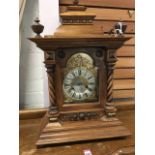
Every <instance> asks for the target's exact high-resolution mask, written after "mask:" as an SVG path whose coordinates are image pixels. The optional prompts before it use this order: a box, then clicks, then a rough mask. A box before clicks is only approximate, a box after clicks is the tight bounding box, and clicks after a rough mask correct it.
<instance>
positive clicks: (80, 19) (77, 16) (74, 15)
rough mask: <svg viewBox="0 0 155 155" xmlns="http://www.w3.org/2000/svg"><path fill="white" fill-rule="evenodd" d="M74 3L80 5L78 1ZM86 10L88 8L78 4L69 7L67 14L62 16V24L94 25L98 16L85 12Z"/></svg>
mask: <svg viewBox="0 0 155 155" xmlns="http://www.w3.org/2000/svg"><path fill="white" fill-rule="evenodd" d="M74 2H75V3H78V1H74ZM86 9H87V8H86V7H85V6H77V4H76V5H75V4H74V5H73V6H68V7H67V12H65V13H61V14H60V16H61V18H62V24H72V25H75V24H92V23H93V21H94V18H95V16H96V15H94V14H92V13H87V12H85V10H86ZM69 11H71V12H69ZM75 11H76V12H75Z"/></svg>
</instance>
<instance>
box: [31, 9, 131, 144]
mask: <svg viewBox="0 0 155 155" xmlns="http://www.w3.org/2000/svg"><path fill="white" fill-rule="evenodd" d="M60 16H61V20H62V24H61V25H60V26H59V27H58V28H57V30H56V32H55V33H54V35H46V36H44V37H38V36H36V37H33V38H29V39H30V40H31V41H32V42H35V43H36V45H37V46H38V47H39V48H40V49H42V50H43V51H44V54H45V61H44V63H45V66H46V68H47V75H48V85H49V100H50V106H49V110H48V112H47V114H46V116H45V118H44V121H43V123H42V129H43V131H42V130H41V131H42V132H41V133H40V138H39V140H38V142H37V146H42V145H47V144H58V143H64V142H70V141H81V140H90V139H101V138H111V137H123V136H128V135H130V132H129V131H128V130H127V129H126V128H125V127H123V126H122V125H121V122H119V121H118V120H117V119H116V118H115V114H116V108H115V106H114V104H113V102H112V92H113V90H112V86H113V71H114V68H115V64H116V61H117V56H116V49H118V48H119V47H121V46H122V45H123V43H124V42H125V41H127V40H129V39H130V38H131V37H128V36H127V35H123V36H114V35H109V34H104V33H103V30H102V29H100V30H99V29H97V28H96V27H95V25H94V24H93V21H94V18H95V15H94V14H91V13H87V11H86V7H84V6H68V10H67V11H66V12H65V13H62V14H60ZM79 51H80V52H84V53H87V54H89V55H90V56H91V57H92V58H93V60H94V64H95V66H98V67H99V74H100V75H99V85H100V86H99V102H98V104H88V105H87V104H83V105H82V104H75V105H74V104H70V105H68V104H67V105H65V104H64V103H63V98H62V74H61V72H62V68H63V67H64V66H65V64H66V61H67V59H68V58H69V57H70V56H71V55H73V54H74V53H76V52H79ZM102 116H103V117H104V116H105V117H106V118H107V119H103V118H102ZM101 118H102V120H101ZM108 118H109V119H108ZM94 119H96V121H95V120H94ZM84 120H85V121H86V122H83V121H84ZM87 120H90V121H87ZM91 120H92V121H94V122H91ZM103 120H104V121H103ZM64 121H67V122H66V123H67V124H65V125H63V122H64ZM70 121H71V122H72V121H78V122H79V121H82V122H81V124H80V126H81V127H79V125H78V123H76V124H74V123H73V125H71V126H72V127H71V128H70V127H68V125H69V126H70ZM102 121H103V122H102ZM45 122H46V123H45ZM51 123H52V124H53V125H54V124H55V125H54V126H56V128H55V127H52V125H51ZM79 123H80V122H79ZM82 123H84V124H87V127H88V128H87V129H82V126H83V125H84V124H82ZM94 123H95V124H94ZM102 123H104V125H103V126H102V125H101V124H102ZM58 124H59V125H58ZM93 124H94V126H93V127H92V125H93ZM106 124H107V125H109V124H110V125H111V126H112V128H109V129H110V131H111V132H109V131H108V130H107V133H106V132H105V133H102V131H101V134H100V135H99V132H100V129H101V128H103V131H104V129H105V127H106ZM77 125H78V128H77ZM99 126H100V127H99ZM101 126H102V127H101ZM115 126H117V127H115ZM76 128H77V129H76ZM91 128H93V129H94V135H89V136H88V137H86V138H84V135H85V134H87V130H88V129H91ZM98 128H99V129H98ZM57 130H58V132H59V133H60V135H59V134H58V137H57V136H56V135H57V134H56V135H55V134H54V133H55V132H56V131H57ZM73 130H77V133H78V134H79V137H78V138H77V133H76V132H75V134H74V133H72V132H70V131H73ZM60 131H61V132H60ZM105 131H106V130H105ZM68 132H70V134H71V136H72V138H71V139H69V138H67V136H68V135H67V134H68ZM80 132H82V133H81V135H80ZM65 134H66V136H65ZM83 134H84V135H83ZM46 135H48V136H47V138H46ZM51 135H53V136H54V137H55V138H54V137H51ZM44 136H45V137H44ZM63 139H64V140H63Z"/></svg>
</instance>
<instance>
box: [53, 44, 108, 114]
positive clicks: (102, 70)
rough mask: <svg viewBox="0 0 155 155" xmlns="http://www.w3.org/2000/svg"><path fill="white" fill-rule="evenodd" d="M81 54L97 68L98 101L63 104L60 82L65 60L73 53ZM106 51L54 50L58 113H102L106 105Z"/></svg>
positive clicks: (81, 49) (86, 49)
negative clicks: (87, 57)
mask: <svg viewBox="0 0 155 155" xmlns="http://www.w3.org/2000/svg"><path fill="white" fill-rule="evenodd" d="M78 52H83V53H86V54H88V55H89V56H91V57H92V59H93V60H94V66H96V67H98V73H99V79H98V80H99V81H98V82H99V90H98V92H99V96H98V97H99V101H98V102H96V103H89V104H88V103H82V104H76V103H74V104H64V99H63V90H62V80H63V68H65V67H66V62H67V60H68V59H69V58H70V57H71V56H72V55H73V54H75V53H78ZM105 57H106V49H105V48H104V47H100V48H89V47H87V48H84V47H83V48H63V49H57V50H56V64H57V65H56V68H57V69H56V79H57V83H56V85H57V86H56V92H57V93H56V98H57V104H58V107H59V110H60V113H67V112H78V111H80V112H84V111H85V112H86V111H102V112H103V113H104V106H105V103H106V75H107V74H106V64H105Z"/></svg>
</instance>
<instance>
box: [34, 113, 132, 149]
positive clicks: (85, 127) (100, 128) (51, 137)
mask: <svg viewBox="0 0 155 155" xmlns="http://www.w3.org/2000/svg"><path fill="white" fill-rule="evenodd" d="M48 119H49V117H48V113H47V114H46V115H45V117H44V118H43V120H42V129H43V130H42V131H41V133H40V136H39V139H38V141H37V143H36V145H37V147H38V148H39V147H42V146H45V145H52V144H53V145H54V144H62V143H70V142H79V141H88V140H97V139H107V138H117V137H126V136H130V135H131V133H130V131H129V130H128V129H127V128H126V127H124V126H123V125H122V122H121V121H119V120H118V119H117V118H114V117H112V118H107V117H105V116H103V117H101V118H98V119H92V120H83V121H70V122H68V121H60V122H48ZM45 122H48V123H47V124H46V123H45Z"/></svg>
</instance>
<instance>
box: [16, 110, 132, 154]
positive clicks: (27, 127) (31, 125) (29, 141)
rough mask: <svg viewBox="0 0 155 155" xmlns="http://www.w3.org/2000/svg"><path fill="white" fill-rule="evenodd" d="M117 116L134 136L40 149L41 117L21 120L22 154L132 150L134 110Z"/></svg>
mask: <svg viewBox="0 0 155 155" xmlns="http://www.w3.org/2000/svg"><path fill="white" fill-rule="evenodd" d="M117 117H118V118H119V119H120V120H121V121H122V122H123V123H124V125H125V126H126V127H127V128H128V129H129V130H130V131H131V133H132V136H130V137H127V138H117V139H108V140H98V141H89V142H82V143H74V144H65V145H59V146H51V147H44V148H40V149H37V148H36V146H35V143H36V141H37V137H38V132H39V127H40V120H41V118H38V119H27V120H20V126H19V137H20V139H19V140H20V148H19V149H20V155H85V154H84V150H90V151H91V153H92V155H116V154H117V152H119V151H120V152H121V151H122V150H123V148H127V150H126V151H127V152H130V151H129V150H130V148H131V147H133V146H134V141H135V137H134V130H135V127H134V125H135V123H134V120H135V119H134V111H133V110H128V111H121V112H118V113H117ZM128 148H129V149H128ZM121 149H122V150H121ZM114 152H116V153H114ZM129 154H131V153H129ZM118 155H119V153H118Z"/></svg>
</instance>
